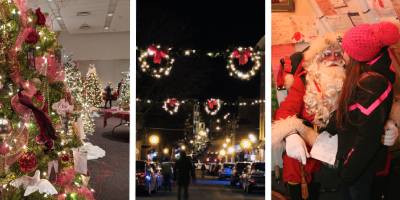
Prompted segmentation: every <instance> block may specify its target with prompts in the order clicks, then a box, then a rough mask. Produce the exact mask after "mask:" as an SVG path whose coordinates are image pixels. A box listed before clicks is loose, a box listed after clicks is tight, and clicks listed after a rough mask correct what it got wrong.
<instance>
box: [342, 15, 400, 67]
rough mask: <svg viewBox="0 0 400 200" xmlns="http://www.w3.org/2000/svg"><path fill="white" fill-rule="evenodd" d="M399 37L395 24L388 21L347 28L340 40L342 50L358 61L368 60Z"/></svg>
mask: <svg viewBox="0 0 400 200" xmlns="http://www.w3.org/2000/svg"><path fill="white" fill-rule="evenodd" d="M399 39H400V34H399V30H398V29H397V26H396V25H394V24H393V23H390V22H381V23H377V24H362V25H359V26H356V27H353V28H351V29H350V30H348V31H347V32H346V33H345V34H344V36H343V40H342V46H343V49H344V51H345V52H346V53H347V54H349V56H350V57H352V58H353V59H355V60H357V61H359V62H365V61H370V60H372V59H374V58H375V56H377V54H378V53H379V51H380V50H381V49H382V48H383V47H385V46H390V45H393V44H395V43H397V42H398V40H399Z"/></svg>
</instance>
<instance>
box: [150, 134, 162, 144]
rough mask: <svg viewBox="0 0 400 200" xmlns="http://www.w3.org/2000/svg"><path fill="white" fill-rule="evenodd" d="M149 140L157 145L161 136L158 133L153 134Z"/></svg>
mask: <svg viewBox="0 0 400 200" xmlns="http://www.w3.org/2000/svg"><path fill="white" fill-rule="evenodd" d="M149 142H150V144H151V145H157V144H158V143H159V142H160V137H158V135H151V136H150V137H149Z"/></svg>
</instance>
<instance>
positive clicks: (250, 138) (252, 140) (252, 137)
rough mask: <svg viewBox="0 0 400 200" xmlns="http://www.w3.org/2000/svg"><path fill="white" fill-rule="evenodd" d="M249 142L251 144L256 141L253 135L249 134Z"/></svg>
mask: <svg viewBox="0 0 400 200" xmlns="http://www.w3.org/2000/svg"><path fill="white" fill-rule="evenodd" d="M249 140H250V142H251V143H255V142H256V141H257V138H256V136H255V135H254V134H252V133H250V134H249Z"/></svg>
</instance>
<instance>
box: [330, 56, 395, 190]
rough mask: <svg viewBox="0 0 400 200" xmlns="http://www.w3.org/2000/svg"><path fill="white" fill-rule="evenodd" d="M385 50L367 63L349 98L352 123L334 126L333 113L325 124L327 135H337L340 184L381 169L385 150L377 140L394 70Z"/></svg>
mask: <svg viewBox="0 0 400 200" xmlns="http://www.w3.org/2000/svg"><path fill="white" fill-rule="evenodd" d="M390 65H391V60H390V56H389V53H388V51H387V49H386V48H385V49H383V50H382V51H381V53H380V55H379V56H378V60H377V61H376V62H374V63H373V64H371V71H368V72H364V73H363V74H362V75H361V77H360V79H359V81H358V85H359V87H357V89H356V92H355V95H353V96H352V97H351V101H350V102H351V104H350V107H349V112H350V118H351V120H352V122H353V123H354V124H349V123H347V124H346V125H345V128H343V129H340V130H338V129H337V128H336V120H335V117H336V115H335V114H333V116H332V117H331V120H330V122H329V124H328V126H327V131H328V132H329V133H331V134H338V136H339V137H338V154H337V158H338V160H339V163H340V164H341V166H340V178H341V182H342V183H343V184H353V183H354V182H355V181H357V179H358V178H359V177H360V176H361V175H363V174H364V173H371V174H376V173H377V172H378V171H380V170H382V169H384V168H385V165H386V162H387V159H388V149H387V147H386V146H384V145H383V144H382V143H381V137H382V134H384V132H385V130H384V125H385V122H386V121H387V120H388V118H389V114H390V110H391V106H392V100H393V91H392V84H393V83H394V79H395V73H394V72H393V71H392V70H391V68H390Z"/></svg>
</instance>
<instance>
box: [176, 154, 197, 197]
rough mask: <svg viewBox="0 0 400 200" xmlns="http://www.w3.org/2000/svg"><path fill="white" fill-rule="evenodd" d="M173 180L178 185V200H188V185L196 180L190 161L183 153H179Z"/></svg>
mask: <svg viewBox="0 0 400 200" xmlns="http://www.w3.org/2000/svg"><path fill="white" fill-rule="evenodd" d="M174 171H175V176H176V177H175V178H176V181H177V184H178V200H181V199H182V192H183V199H184V200H188V199H189V192H188V189H189V184H190V180H191V179H192V180H193V181H194V180H196V175H195V170H194V167H193V164H192V160H191V159H190V158H189V157H187V156H186V152H185V151H181V153H180V157H179V159H178V160H177V161H176V164H175V170H174Z"/></svg>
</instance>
